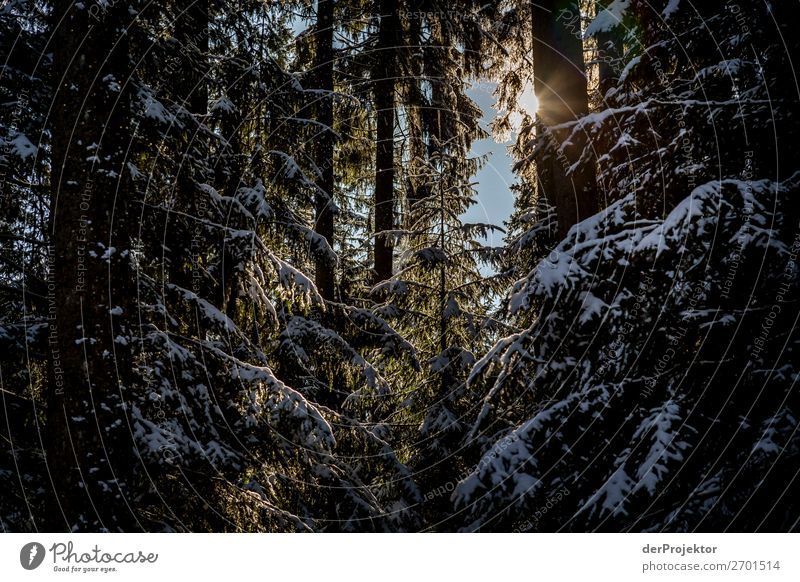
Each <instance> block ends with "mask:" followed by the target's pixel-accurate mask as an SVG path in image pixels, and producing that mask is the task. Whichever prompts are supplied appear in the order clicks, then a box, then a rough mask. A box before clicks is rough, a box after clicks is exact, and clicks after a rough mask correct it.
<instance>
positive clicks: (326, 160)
mask: <svg viewBox="0 0 800 582" xmlns="http://www.w3.org/2000/svg"><path fill="white" fill-rule="evenodd" d="M333 7H334V0H318V2H317V26H316V32H315V35H314V39H315V44H316V52H315V57H314V75H315V77H316V87H317V89H319V90H320V91H321V94H319V95H318V96H317V104H316V120H317V122H318V123H319V124H320V127H319V130H318V131H319V133H318V135H317V138H316V139H317V144H316V148H315V149H316V152H315V153H316V160H315V161H316V165H317V167H318V168H319V171H320V177H319V179H318V181H317V193H316V195H315V205H316V225H315V230H316V232H317V234H319V235H320V236H322V237H324V238H325V240H327V241H328V244H329V245H330V247H331V248H333V243H334V240H333V235H334V211H335V206H334V189H335V174H334V167H333V163H334V157H333V156H334V136H333V61H334V53H333ZM334 269H335V264H334V262H333V261H331V259H330V258H329V257H325V256H319V257H317V259H316V278H315V283H316V285H317V290H318V291H319V293H320V295H322V297H323V298H324V299H326V300H333V298H334V291H335V289H334V288H335V274H334Z"/></svg>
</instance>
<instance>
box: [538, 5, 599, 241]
mask: <svg viewBox="0 0 800 582" xmlns="http://www.w3.org/2000/svg"><path fill="white" fill-rule="evenodd" d="M531 12H532V21H533V37H534V40H533V67H534V91H535V93H536V96H537V97H538V99H539V111H538V114H537V118H538V120H537V121H538V124H539V125H538V130H539V131H544V132H548V133H551V134H552V136H553V138H554V139H555V140H556V142H560V140H563V139H564V138H565V137H566V134H565V132H564V130H555V129H552V128H553V127H554V126H557V125H560V124H563V123H567V122H570V121H574V120H576V119H579V118H580V117H582V116H584V115H586V114H587V113H588V111H589V102H588V95H587V83H586V74H585V65H584V59H583V42H582V41H581V38H580V36H579V33H577V32H576V31H575V30H573V28H571V27H568V26H566V25H567V24H568V23H569V18H567V17H566V16H565V15H566V14H568V13H569V14H579V2H577V1H576V0H569V1H564V0H543V1H538V0H537V1H536V2H533V3H532V4H531ZM586 144H587V136H586V135H585V134H580V135H576V136H575V138H574V139H572V140H571V144H570V145H568V146H567V147H565V148H564V149H563V155H558V156H555V155H554V156H550V157H549V158H548V159H547V160H539V161H537V174H538V188H539V189H540V195H543V196H546V197H547V199H548V200H550V201H551V202H552V203H553V204H554V205H555V207H556V214H557V217H558V230H559V235H560V236H562V237H563V236H564V235H566V234H567V232H568V231H569V229H570V228H571V227H572V226H573V225H574V224H576V223H577V222H580V221H581V220H583V219H585V218H587V217H588V216H591V215H592V214H594V213H595V212H596V211H597V189H596V185H595V171H594V166H593V165H591V164H588V163H585V162H582V163H581V164H579V166H578V169H577V171H575V172H573V173H571V174H570V175H569V176H568V175H567V170H568V169H569V168H570V166H572V165H573V164H575V162H577V161H578V160H579V159H580V156H581V153H582V152H583V149H584V146H585V145H586Z"/></svg>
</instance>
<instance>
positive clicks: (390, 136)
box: [373, 0, 401, 283]
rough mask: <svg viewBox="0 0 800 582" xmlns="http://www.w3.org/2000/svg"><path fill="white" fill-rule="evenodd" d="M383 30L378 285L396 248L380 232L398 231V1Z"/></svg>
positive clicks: (378, 97)
mask: <svg viewBox="0 0 800 582" xmlns="http://www.w3.org/2000/svg"><path fill="white" fill-rule="evenodd" d="M380 13H381V20H380V28H379V30H378V47H377V51H376V54H375V58H376V65H375V69H374V77H373V79H374V91H375V109H376V112H377V127H376V130H377V137H376V152H375V201H374V202H375V204H374V205H375V282H376V283H380V282H381V281H385V280H387V279H390V278H391V277H392V274H393V255H394V249H393V244H392V240H391V237H388V236H385V235H382V234H380V233H383V232H386V231H389V230H392V229H393V228H394V206H395V197H394V182H395V172H394V170H395V168H394V126H395V107H396V103H395V82H396V78H397V65H396V63H397V59H396V54H395V51H396V49H398V48H399V39H400V35H399V32H400V26H401V24H400V18H399V15H398V12H397V3H396V2H395V1H394V0H381V2H380Z"/></svg>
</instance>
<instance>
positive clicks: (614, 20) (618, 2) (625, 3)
mask: <svg viewBox="0 0 800 582" xmlns="http://www.w3.org/2000/svg"><path fill="white" fill-rule="evenodd" d="M630 4H631V3H630V0H614V1H613V2H611V4H609V5H608V7H607V8H605V9H604V10H602V11H601V12H600V13H599V14H598V15H597V16H595V18H594V20H592V22H591V23H589V26H588V27H586V32H585V33H584V38H589V37H592V36H594V35H596V34H597V33H599V32H609V31H610V30H612V29H613V28H615V27H616V26H618V25H619V24H620V23H621V22H622V17H623V16H624V14H625V11H626V10H627V9H628V7H629V6H630Z"/></svg>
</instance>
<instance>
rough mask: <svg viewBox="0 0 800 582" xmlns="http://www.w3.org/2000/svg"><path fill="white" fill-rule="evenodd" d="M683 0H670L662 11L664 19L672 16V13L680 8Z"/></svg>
mask: <svg viewBox="0 0 800 582" xmlns="http://www.w3.org/2000/svg"><path fill="white" fill-rule="evenodd" d="M680 3H681V0H669V3H668V4H667V6H666V8H664V10H663V12H661V16H663V17H664V20H666V19H667V18H669V17H670V16H672V14H673V13H674V12H675V11H676V10H677V9H678V6H679V5H680Z"/></svg>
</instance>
